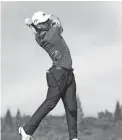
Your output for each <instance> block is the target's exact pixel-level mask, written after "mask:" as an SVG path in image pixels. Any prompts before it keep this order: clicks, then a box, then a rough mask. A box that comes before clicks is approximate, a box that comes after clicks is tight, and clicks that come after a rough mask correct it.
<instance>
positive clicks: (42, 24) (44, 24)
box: [36, 22, 49, 31]
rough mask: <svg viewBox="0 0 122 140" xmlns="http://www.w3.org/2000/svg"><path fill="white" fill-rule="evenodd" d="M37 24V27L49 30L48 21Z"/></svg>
mask: <svg viewBox="0 0 122 140" xmlns="http://www.w3.org/2000/svg"><path fill="white" fill-rule="evenodd" d="M36 26H37V28H39V29H40V30H42V31H48V30H49V24H48V22H44V23H38V24H37V25H36Z"/></svg>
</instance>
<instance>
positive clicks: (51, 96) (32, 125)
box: [24, 69, 66, 135]
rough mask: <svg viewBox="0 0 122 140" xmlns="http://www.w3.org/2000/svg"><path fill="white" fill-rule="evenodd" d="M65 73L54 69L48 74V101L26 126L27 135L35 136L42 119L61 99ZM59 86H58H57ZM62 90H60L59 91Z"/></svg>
mask: <svg viewBox="0 0 122 140" xmlns="http://www.w3.org/2000/svg"><path fill="white" fill-rule="evenodd" d="M65 77H66V75H65V71H61V70H56V69H53V70H52V72H49V73H47V84H48V92H47V97H46V100H45V101H44V102H43V103H42V105H41V106H40V107H39V108H38V109H37V110H36V112H35V113H34V114H33V116H32V117H31V119H30V120H29V122H28V123H27V124H26V125H25V126H24V130H25V132H26V133H27V134H29V135H33V133H34V132H35V131H36V129H37V128H38V126H39V124H40V123H41V121H42V119H43V118H44V117H45V116H46V115H47V114H48V113H49V112H50V111H51V110H52V109H53V108H54V107H55V106H56V104H57V103H58V101H59V100H60V98H61V94H62V93H61V92H62V91H63V90H60V89H62V88H63V87H64V86H63V85H64V83H65V80H66V78H65ZM57 85H58V86H57ZM59 88H60V89H59Z"/></svg>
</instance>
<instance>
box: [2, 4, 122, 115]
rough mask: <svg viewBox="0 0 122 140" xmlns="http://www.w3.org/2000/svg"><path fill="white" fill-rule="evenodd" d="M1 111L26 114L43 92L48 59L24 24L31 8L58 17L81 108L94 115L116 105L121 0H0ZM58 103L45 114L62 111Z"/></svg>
mask: <svg viewBox="0 0 122 140" xmlns="http://www.w3.org/2000/svg"><path fill="white" fill-rule="evenodd" d="M1 8H2V9H1V41H2V43H1V97H2V98H1V99H2V100H1V101H2V103H1V108H2V111H1V115H2V116H4V115H5V113H6V110H7V109H8V108H9V109H10V110H11V112H12V115H15V114H16V111H17V109H18V108H19V109H20V111H21V112H22V113H23V114H29V115H32V114H33V113H34V112H35V111H36V109H37V108H38V107H39V106H40V105H41V104H42V103H43V101H44V100H45V98H46V93H47V88H48V87H47V81H46V71H47V70H48V69H49V68H50V67H51V65H52V61H51V60H50V58H49V56H48V54H47V53H46V52H45V51H44V50H43V49H42V48H41V47H39V46H38V44H37V43H36V41H35V39H34V34H33V33H32V31H31V30H30V29H29V28H28V27H26V25H25V24H24V20H25V18H27V17H28V18H31V16H32V15H33V13H34V12H36V11H39V10H40V11H44V12H46V13H48V14H54V15H56V16H58V17H59V18H60V20H61V22H62V26H63V28H64V32H63V34H62V36H63V37H64V39H65V41H66V42H67V44H68V46H69V48H70V51H71V55H72V59H73V68H74V74H75V78H76V83H77V94H78V95H79V97H80V100H81V103H82V108H83V112H84V114H85V115H86V116H88V115H89V116H90V115H92V116H96V115H97V113H98V112H100V111H104V110H105V109H107V110H109V111H111V112H114V109H115V104H116V101H117V100H119V101H120V103H121V104H122V2H121V1H118V2H115V1H113V2H110V1H109V2H105V1H102V2H100V1H94V2H91V1H89V2H88V1H86V2H83V1H81V2H80V1H79V2H73V1H72V2H65V1H62V2H56V1H55V2H51V1H50V2H41V1H38V2H34V1H31V2H29V1H27V2H25V1H23V2H22V1H20V2H19V1H18V2H16V1H13V2H5V1H3V2H2V5H1ZM63 113H64V107H63V104H62V101H60V102H59V103H58V105H57V106H56V108H55V109H54V110H53V111H51V112H50V114H52V115H62V114H63Z"/></svg>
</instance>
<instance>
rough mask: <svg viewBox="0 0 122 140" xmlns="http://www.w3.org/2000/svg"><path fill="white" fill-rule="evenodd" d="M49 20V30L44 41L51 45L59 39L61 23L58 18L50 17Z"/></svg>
mask: <svg viewBox="0 0 122 140" xmlns="http://www.w3.org/2000/svg"><path fill="white" fill-rule="evenodd" d="M50 20H51V21H52V22H51V28H50V30H49V31H48V32H47V34H46V36H45V38H44V40H45V41H48V42H51V43H52V42H55V41H56V40H57V39H59V38H60V37H61V34H62V32H63V28H62V25H61V22H60V20H59V18H58V17H55V16H51V17H50Z"/></svg>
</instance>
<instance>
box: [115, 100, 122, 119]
mask: <svg viewBox="0 0 122 140" xmlns="http://www.w3.org/2000/svg"><path fill="white" fill-rule="evenodd" d="M114 117H115V118H114V119H115V121H119V120H122V114H121V108H120V103H119V101H117V103H116V109H115V114H114Z"/></svg>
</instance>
